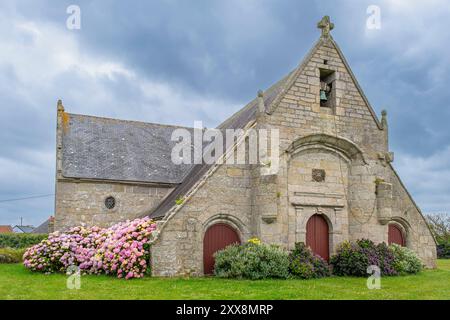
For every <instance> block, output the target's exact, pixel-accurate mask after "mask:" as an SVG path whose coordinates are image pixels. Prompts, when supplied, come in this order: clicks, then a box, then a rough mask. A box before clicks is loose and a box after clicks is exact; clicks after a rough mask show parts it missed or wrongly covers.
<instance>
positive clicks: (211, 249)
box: [203, 223, 241, 274]
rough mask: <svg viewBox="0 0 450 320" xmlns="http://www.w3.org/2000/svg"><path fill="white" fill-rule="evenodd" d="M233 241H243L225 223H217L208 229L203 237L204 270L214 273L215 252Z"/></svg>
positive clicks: (207, 272)
mask: <svg viewBox="0 0 450 320" xmlns="http://www.w3.org/2000/svg"><path fill="white" fill-rule="evenodd" d="M233 243H241V241H240V240H239V236H238V234H237V232H236V231H235V230H234V229H233V228H232V227H230V226H229V225H227V224H225V223H217V224H215V225H212V226H211V227H209V228H208V230H206V233H205V237H204V239H203V267H204V268H203V271H204V273H205V274H212V273H213V271H214V256H213V255H214V253H216V252H217V251H219V250H222V249H224V248H225V247H227V246H229V245H230V244H233Z"/></svg>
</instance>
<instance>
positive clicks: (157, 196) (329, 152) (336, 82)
mask: <svg viewBox="0 0 450 320" xmlns="http://www.w3.org/2000/svg"><path fill="white" fill-rule="evenodd" d="M318 28H320V29H321V36H320V38H319V39H318V40H317V42H316V43H315V44H314V46H313V47H312V49H311V50H310V51H309V53H308V54H307V55H306V57H305V58H304V59H303V60H302V61H301V63H300V64H299V66H298V67H297V68H295V69H294V70H292V71H291V72H290V73H288V74H287V75H286V76H285V77H284V78H283V79H281V80H280V81H278V82H276V83H275V84H274V85H273V86H271V87H270V88H268V89H267V90H265V91H260V92H258V95H257V97H256V98H255V99H254V100H252V101H251V102H250V103H248V104H247V105H246V106H244V107H243V108H242V109H241V110H240V111H238V112H237V113H235V114H234V115H233V116H231V117H230V118H229V119H227V120H225V121H224V122H223V123H222V124H220V125H219V126H218V129H219V130H225V129H242V130H241V132H242V135H241V137H238V139H236V143H235V145H233V148H236V147H237V146H238V144H242V143H243V144H245V143H248V139H247V136H246V135H248V132H249V130H250V129H258V128H266V129H271V128H272V129H273V128H276V129H278V132H279V152H278V158H277V162H278V167H279V169H278V170H277V171H276V172H275V173H273V172H272V173H271V172H270V170H269V173H267V170H266V171H264V170H262V167H263V166H266V165H267V164H226V163H224V164H222V163H214V164H206V163H201V164H179V165H177V164H174V163H173V162H172V161H171V151H172V148H173V147H174V144H175V142H174V141H172V139H171V135H172V132H173V130H175V129H178V128H180V127H177V126H170V125H163V124H154V123H145V122H136V121H124V120H117V119H107V118H99V117H93V116H86V115H78V114H70V113H67V112H66V111H65V110H64V107H63V105H62V102H61V101H59V102H58V112H57V142H56V144H57V153H56V158H57V166H56V200H55V230H65V229H67V228H70V227H73V226H76V225H79V224H86V225H99V226H109V225H111V224H114V223H117V222H120V221H124V220H127V219H133V218H136V217H143V216H150V217H151V218H153V219H155V220H157V223H158V234H157V236H156V237H155V240H154V241H153V244H152V246H151V256H152V272H153V274H154V275H156V276H178V275H194V276H195V275H203V274H209V273H211V272H212V270H213V269H212V268H213V263H214V260H213V254H214V252H216V251H217V250H219V249H221V248H224V247H225V246H227V245H229V244H231V243H234V242H245V241H247V240H248V239H249V238H252V237H258V238H260V239H261V240H262V241H263V242H266V243H274V244H278V245H281V246H283V247H286V248H288V249H291V248H293V246H294V244H295V243H296V242H305V243H306V244H307V245H309V246H310V247H311V248H312V249H313V251H314V252H315V253H317V254H318V255H320V256H322V257H323V258H324V259H328V258H329V257H330V255H332V254H333V252H334V250H335V248H336V246H337V245H338V244H339V243H341V242H343V241H345V240H357V239H361V238H367V239H371V240H373V241H374V242H376V243H379V242H386V243H398V244H400V245H403V246H407V247H409V248H410V249H412V250H414V251H415V252H416V253H417V254H418V256H419V257H420V258H421V259H422V261H423V263H424V264H425V265H427V266H428V267H434V266H435V260H436V243H435V240H434V238H433V236H432V234H431V232H430V230H429V228H428V226H427V223H426V222H425V219H424V217H423V215H422V213H421V211H420V209H419V207H418V206H417V204H416V203H415V202H414V200H413V199H412V197H411V195H410V194H409V193H408V191H407V189H406V188H405V186H404V185H403V183H402V181H401V180H400V177H399V176H398V174H397V173H396V171H395V169H394V167H393V164H392V162H393V159H394V157H393V153H392V152H391V150H390V149H389V135H388V122H387V114H386V112H385V111H383V112H382V113H381V120H379V119H378V117H377V115H376V114H375V112H374V110H373V109H372V107H371V105H370V103H369V101H368V100H367V98H366V96H365V95H364V92H363V91H362V89H361V87H360V85H359V84H358V81H357V80H356V78H355V76H354V74H353V72H352V71H351V69H350V66H349V64H348V62H347V61H346V59H345V57H344V55H343V53H342V51H341V49H340V48H339V46H338V45H337V43H336V42H335V41H334V39H333V37H332V36H331V34H330V32H331V30H332V29H333V28H334V25H333V23H331V21H330V19H329V17H327V16H326V17H324V18H323V19H322V20H321V21H320V22H319V23H318ZM185 129H186V130H189V131H193V130H194V129H193V128H185ZM227 152H229V150H228V151H224V155H223V156H226V154H225V153H227Z"/></svg>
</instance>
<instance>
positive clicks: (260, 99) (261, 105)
mask: <svg viewBox="0 0 450 320" xmlns="http://www.w3.org/2000/svg"><path fill="white" fill-rule="evenodd" d="M265 111H266V106H265V104H264V92H263V91H262V90H259V91H258V112H260V113H263V112H265Z"/></svg>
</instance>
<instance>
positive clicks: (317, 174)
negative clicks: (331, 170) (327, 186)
mask: <svg viewBox="0 0 450 320" xmlns="http://www.w3.org/2000/svg"><path fill="white" fill-rule="evenodd" d="M312 180H313V181H315V182H324V181H325V170H322V169H312Z"/></svg>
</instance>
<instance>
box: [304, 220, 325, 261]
mask: <svg viewBox="0 0 450 320" xmlns="http://www.w3.org/2000/svg"><path fill="white" fill-rule="evenodd" d="M306 245H307V246H309V247H310V248H311V249H312V251H313V252H314V253H315V254H317V255H319V256H321V257H322V258H323V259H325V260H328V259H329V258H330V251H329V250H330V248H329V232H328V223H327V221H326V220H325V219H324V218H323V217H322V216H321V215H318V214H315V215H313V216H312V217H311V218H309V220H308V223H307V224H306Z"/></svg>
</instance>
